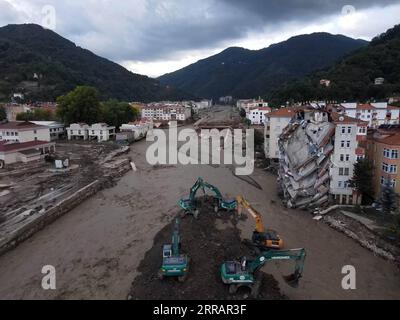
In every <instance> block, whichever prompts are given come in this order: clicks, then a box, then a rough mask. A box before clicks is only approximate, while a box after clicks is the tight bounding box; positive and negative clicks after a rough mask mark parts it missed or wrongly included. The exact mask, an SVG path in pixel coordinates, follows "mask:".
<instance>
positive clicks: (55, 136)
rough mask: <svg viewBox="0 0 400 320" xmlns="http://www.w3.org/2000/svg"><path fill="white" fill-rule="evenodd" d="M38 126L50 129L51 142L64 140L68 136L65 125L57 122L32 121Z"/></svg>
mask: <svg viewBox="0 0 400 320" xmlns="http://www.w3.org/2000/svg"><path fill="white" fill-rule="evenodd" d="M31 122H32V123H34V124H37V125H38V126H44V127H48V128H49V130H50V139H51V141H54V140H59V139H62V138H64V137H65V136H66V130H65V125H64V124H62V123H60V122H57V121H31Z"/></svg>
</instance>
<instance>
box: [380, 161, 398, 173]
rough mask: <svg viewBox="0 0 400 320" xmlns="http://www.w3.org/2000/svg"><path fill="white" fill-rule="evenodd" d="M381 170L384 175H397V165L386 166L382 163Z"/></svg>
mask: <svg viewBox="0 0 400 320" xmlns="http://www.w3.org/2000/svg"><path fill="white" fill-rule="evenodd" d="M382 170H383V171H384V172H386V173H397V165H395V164H391V165H388V164H387V163H382Z"/></svg>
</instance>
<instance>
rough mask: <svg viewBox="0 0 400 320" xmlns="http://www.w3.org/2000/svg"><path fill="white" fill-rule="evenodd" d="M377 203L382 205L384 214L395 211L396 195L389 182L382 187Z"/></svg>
mask: <svg viewBox="0 0 400 320" xmlns="http://www.w3.org/2000/svg"><path fill="white" fill-rule="evenodd" d="M379 203H380V204H381V205H382V209H383V212H384V213H391V212H393V211H395V210H396V209H397V195H396V192H395V191H394V189H393V187H392V185H391V184H390V181H387V182H386V183H385V185H384V186H383V187H382V192H381V197H380V199H379Z"/></svg>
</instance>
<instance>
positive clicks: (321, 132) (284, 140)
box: [278, 111, 335, 210]
mask: <svg viewBox="0 0 400 320" xmlns="http://www.w3.org/2000/svg"><path fill="white" fill-rule="evenodd" d="M334 134H335V126H334V124H332V123H331V122H329V119H328V114H327V113H326V112H323V111H312V112H308V113H299V114H298V115H297V116H296V117H295V118H293V119H292V121H291V123H290V124H289V125H288V126H287V127H286V129H285V130H284V131H283V133H282V135H281V137H280V140H279V148H280V152H281V160H280V165H279V172H278V176H279V178H278V183H279V184H280V187H281V189H282V191H283V197H284V203H285V205H286V206H287V207H289V208H298V209H310V210H311V209H315V208H320V207H323V206H325V205H327V204H328V201H329V188H330V185H329V184H330V176H329V169H330V166H331V160H330V155H331V153H332V152H333V150H334V145H333V137H334Z"/></svg>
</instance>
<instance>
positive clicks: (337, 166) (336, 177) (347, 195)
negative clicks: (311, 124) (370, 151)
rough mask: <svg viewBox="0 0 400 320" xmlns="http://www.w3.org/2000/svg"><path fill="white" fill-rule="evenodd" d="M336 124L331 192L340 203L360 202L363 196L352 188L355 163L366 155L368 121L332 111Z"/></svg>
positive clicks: (331, 170) (333, 121) (333, 120)
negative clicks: (351, 181) (365, 143)
mask: <svg viewBox="0 0 400 320" xmlns="http://www.w3.org/2000/svg"><path fill="white" fill-rule="evenodd" d="M331 118H332V123H333V124H334V125H335V135H334V152H333V154H332V157H331V162H332V165H331V169H330V194H331V196H332V197H333V200H334V201H335V202H338V203H340V204H357V203H360V201H361V197H359V196H358V194H357V192H356V191H355V190H354V189H353V188H351V186H350V180H351V179H352V178H353V176H354V164H355V163H356V162H357V161H358V160H359V159H360V158H363V157H365V149H364V148H363V147H362V145H363V142H364V141H366V139H367V127H368V123H367V122H364V121H361V120H359V119H355V118H351V117H348V116H346V115H340V114H338V113H331Z"/></svg>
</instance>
